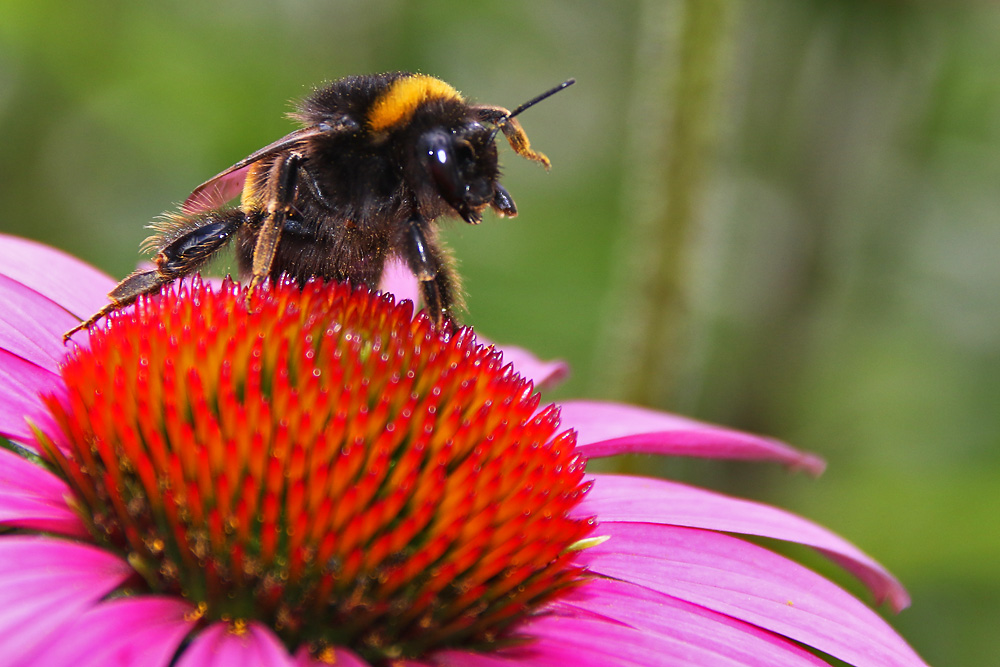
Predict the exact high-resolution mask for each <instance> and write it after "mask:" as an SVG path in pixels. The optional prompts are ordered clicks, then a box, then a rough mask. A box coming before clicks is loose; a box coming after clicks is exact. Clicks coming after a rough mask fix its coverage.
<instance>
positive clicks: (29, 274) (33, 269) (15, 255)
mask: <svg viewBox="0 0 1000 667" xmlns="http://www.w3.org/2000/svg"><path fill="white" fill-rule="evenodd" d="M0 275H4V276H8V277H9V278H12V279H13V280H16V281H17V282H19V283H21V284H22V285H25V286H27V287H30V288H31V289H33V290H35V291H36V292H38V293H40V294H42V295H44V296H45V297H47V298H49V299H51V300H52V301H54V302H56V303H57V304H59V305H60V306H62V307H63V308H65V309H66V310H67V311H69V312H70V313H72V314H73V315H76V316H77V318H78V319H83V318H84V317H87V316H89V315H90V314H92V313H94V312H96V311H97V310H99V309H100V308H102V307H103V306H104V305H105V304H106V303H107V302H108V299H107V296H106V295H107V293H108V292H109V291H110V290H111V288H113V287H114V286H115V281H114V280H112V279H111V278H110V277H108V276H107V275H105V274H104V273H102V272H100V271H98V270H97V269H95V268H94V267H92V266H90V265H89V264H87V263H85V262H82V261H80V260H78V259H76V258H75V257H73V256H71V255H67V254H66V253H64V252H62V251H60V250H56V249H55V248H50V247H49V246H46V245H43V244H41V243H37V242H35V241H29V240H27V239H22V238H18V237H16V236H9V235H7V234H0Z"/></svg>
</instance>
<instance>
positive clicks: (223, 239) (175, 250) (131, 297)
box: [63, 210, 245, 343]
mask: <svg viewBox="0 0 1000 667" xmlns="http://www.w3.org/2000/svg"><path fill="white" fill-rule="evenodd" d="M244 219H245V217H244V215H243V213H242V212H241V211H238V210H236V211H233V212H232V214H230V215H228V216H224V217H221V218H220V217H219V216H218V215H212V216H211V217H206V218H205V221H204V223H203V224H200V225H199V226H198V227H196V228H195V229H193V230H191V231H189V232H187V233H186V234H183V235H182V236H179V237H178V238H176V239H174V240H173V241H171V242H169V243H167V244H166V245H163V246H162V247H161V248H160V251H159V253H157V255H156V259H155V262H156V268H155V269H152V270H150V271H141V270H140V271H136V272H134V273H132V274H131V275H129V276H128V277H126V278H125V279H124V280H122V281H121V282H120V283H118V285H117V286H115V288H114V289H113V290H111V292H109V293H108V299H110V301H111V303H109V304H108V305H106V306H105V307H104V308H101V309H100V310H99V311H97V312H96V313H95V314H94V315H92V316H91V317H90V318H88V319H87V320H86V321H85V322H81V323H80V324H78V325H77V326H75V327H73V328H72V329H70V330H69V331H67V332H66V333H64V334H63V342H64V343H65V342H66V341H68V340H69V338H70V336H72V335H73V334H75V333H76V332H77V331H81V330H82V329H86V328H88V327H90V325H92V324H94V323H95V322H97V321H98V320H99V319H101V318H102V317H104V316H105V315H107V314H109V313H111V312H114V311H116V310H118V309H119V308H124V307H125V306H127V305H129V304H130V303H132V302H133V301H135V300H136V299H138V298H139V297H140V296H142V295H143V294H150V293H152V292H155V291H157V290H158V289H160V287H162V286H163V285H166V284H167V283H170V282H173V281H174V280H177V279H178V278H180V277H182V276H185V275H187V274H189V273H191V272H192V271H194V270H195V269H197V268H198V267H200V266H201V265H203V264H204V263H205V262H207V261H208V260H209V259H210V258H211V257H212V255H214V254H215V253H216V252H217V251H218V250H220V249H221V248H222V246H224V245H225V244H226V243H227V242H228V241H229V239H230V238H231V237H232V235H233V232H235V231H236V230H237V229H238V228H239V226H240V225H241V224H243V221H244Z"/></svg>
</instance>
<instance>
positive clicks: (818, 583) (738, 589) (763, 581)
mask: <svg viewBox="0 0 1000 667" xmlns="http://www.w3.org/2000/svg"><path fill="white" fill-rule="evenodd" d="M597 533H598V534H605V535H610V536H611V539H609V540H607V541H606V542H604V543H602V544H599V545H596V546H593V547H591V548H588V549H585V550H583V551H582V552H580V554H579V556H578V560H579V561H580V563H581V564H583V565H586V566H588V567H589V568H590V570H591V571H592V572H595V573H597V574H601V575H605V576H608V577H612V578H615V579H621V580H623V581H629V582H632V583H634V584H638V585H641V586H646V587H648V588H650V589H652V590H655V591H659V592H661V593H665V594H667V595H671V596H674V597H676V598H679V599H682V600H686V601H688V602H691V603H693V604H697V605H701V606H703V607H705V608H707V609H711V610H713V611H716V612H719V613H721V614H727V615H729V616H732V617H733V618H736V619H739V620H742V621H745V622H747V623H752V624H754V625H757V626H759V627H761V628H764V629H766V630H769V631H771V632H775V633H778V634H781V635H784V636H786V637H788V638H790V639H793V640H795V641H798V642H802V643H803V644H805V645H807V646H811V647H814V648H817V649H819V650H820V651H823V652H824V653H827V654H829V655H832V656H834V657H836V658H838V659H840V660H844V661H846V662H848V663H850V664H856V665H878V666H879V667H890V666H891V667H915V666H918V665H925V663H924V662H923V661H922V660H921V659H920V657H919V656H917V655H916V653H914V652H913V650H912V649H911V648H910V647H909V646H908V645H907V644H906V643H905V642H904V641H903V640H902V638H900V637H899V635H897V634H896V633H895V632H894V631H893V630H892V628H890V627H889V625H888V624H886V623H885V621H883V620H882V619H881V618H880V617H879V616H878V614H876V613H875V612H874V611H872V610H871V609H869V608H868V607H867V606H865V605H864V604H863V603H862V602H861V601H859V600H857V599H856V598H854V597H853V596H851V595H850V594H849V593H847V591H845V590H843V589H841V588H839V587H838V586H836V585H835V584H833V583H832V582H830V581H828V580H826V579H824V578H823V577H821V576H819V575H818V574H816V573H815V572H812V571H811V570H808V569H807V568H805V567H803V566H801V565H799V564H797V563H795V562H793V561H790V560H788V559H787V558H784V557H783V556H779V555H778V554H776V553H773V552H771V551H768V550H767V549H764V548H762V547H759V546H756V545H754V544H750V543H749V542H745V541H743V540H740V539H738V538H735V537H731V536H729V535H724V534H721V533H717V532H714V531H705V530H699V529H693V528H678V527H675V526H663V525H657V524H648V523H616V522H611V523H606V524H601V526H600V527H599V528H598V530H597Z"/></svg>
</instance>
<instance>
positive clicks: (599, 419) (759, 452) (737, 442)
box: [562, 401, 824, 474]
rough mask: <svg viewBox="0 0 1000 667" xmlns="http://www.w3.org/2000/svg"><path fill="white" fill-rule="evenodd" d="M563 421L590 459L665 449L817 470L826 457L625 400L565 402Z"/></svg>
mask: <svg viewBox="0 0 1000 667" xmlns="http://www.w3.org/2000/svg"><path fill="white" fill-rule="evenodd" d="M562 424H563V426H565V427H572V428H574V429H576V431H577V447H578V448H579V449H580V451H581V452H582V453H584V454H585V455H586V456H588V457H589V458H597V457H602V456H613V455H615V454H667V455H672V456H698V457H702V458H725V459H749V460H769V461H777V462H779V463H784V464H785V465H788V466H790V467H792V468H804V469H805V470H807V471H809V472H810V473H813V474H819V473H821V472H822V471H823V467H824V464H823V461H822V460H821V459H819V458H817V457H815V456H813V455H811V454H806V453H803V452H800V451H798V450H796V449H793V448H791V447H789V446H788V445H786V444H784V443H781V442H778V441H777V440H772V439H770V438H763V437H761V436H756V435H751V434H749V433H743V432H741V431H734V430H732V429H728V428H722V427H721V426H713V425H711V424H705V423H703V422H699V421H696V420H694V419H688V418H686V417H678V416H677V415H671V414H668V413H665V412H658V411H656V410H650V409H648V408H640V407H637V406H634V405H624V404H621V403H607V402H601V401H566V402H565V403H563V404H562Z"/></svg>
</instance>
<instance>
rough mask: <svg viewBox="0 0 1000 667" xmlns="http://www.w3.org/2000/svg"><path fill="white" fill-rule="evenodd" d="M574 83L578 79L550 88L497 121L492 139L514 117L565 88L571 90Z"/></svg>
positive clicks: (568, 80)
mask: <svg viewBox="0 0 1000 667" xmlns="http://www.w3.org/2000/svg"><path fill="white" fill-rule="evenodd" d="M574 83H576V79H567V80H566V81H563V82H562V83H560V84H559V85H558V86H556V87H555V88H550V89H549V90H546V91H545V92H544V93H542V94H541V95H539V96H537V97H533V98H531V99H530V100H528V101H527V102H525V103H524V104H522V105H521V106H519V107H517V108H516V109H514V110H513V111H511V112H510V113H509V114H507V115H506V116H504V117H503V118H501V119H500V120H498V121H497V124H496V127H494V128H493V133H492V134H491V135H490V139H493V137H495V136H496V135H497V132H498V131H499V130H500V128H502V127H503V126H504V125H506V124H507V122H508V121H509V120H510V119H511V118H513V117H514V116H516V115H518V114H519V113H521V112H522V111H524V110H526V109H528V108H530V107H533V106H535V105H536V104H538V103H539V102H541V101H542V100H544V99H547V98H549V97H552V96H553V95H555V94H556V93H558V92H559V91H560V90H562V89H563V88H569V87H570V86H572V85H573V84H574Z"/></svg>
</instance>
